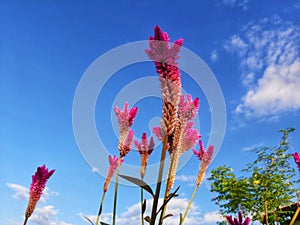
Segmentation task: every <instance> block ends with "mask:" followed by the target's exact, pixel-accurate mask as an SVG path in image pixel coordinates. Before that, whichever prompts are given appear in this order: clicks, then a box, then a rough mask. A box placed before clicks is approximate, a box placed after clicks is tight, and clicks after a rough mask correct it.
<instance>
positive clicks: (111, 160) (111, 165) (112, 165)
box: [103, 155, 124, 192]
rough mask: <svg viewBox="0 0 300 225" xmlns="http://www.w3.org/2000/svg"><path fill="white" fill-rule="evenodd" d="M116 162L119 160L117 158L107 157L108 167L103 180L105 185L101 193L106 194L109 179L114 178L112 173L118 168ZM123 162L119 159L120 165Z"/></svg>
mask: <svg viewBox="0 0 300 225" xmlns="http://www.w3.org/2000/svg"><path fill="white" fill-rule="evenodd" d="M118 160H119V158H117V157H116V156H115V155H114V156H113V157H112V156H110V155H109V156H108V162H109V167H108V170H107V174H106V179H105V183H104V187H103V191H104V192H106V191H107V190H108V187H109V184H110V181H111V178H112V177H113V176H114V173H115V171H116V169H117V168H118ZM123 162H124V160H123V159H122V158H121V159H120V165H121V164H122V163H123Z"/></svg>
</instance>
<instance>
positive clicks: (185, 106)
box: [178, 94, 199, 121]
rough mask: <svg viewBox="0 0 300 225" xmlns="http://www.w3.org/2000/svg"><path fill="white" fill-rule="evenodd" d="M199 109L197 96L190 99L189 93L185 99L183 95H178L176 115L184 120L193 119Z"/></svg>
mask: <svg viewBox="0 0 300 225" xmlns="http://www.w3.org/2000/svg"><path fill="white" fill-rule="evenodd" d="M198 110H199V98H198V97H197V98H195V99H194V100H193V99H192V96H191V95H190V94H188V95H187V99H186V100H185V99H184V95H181V96H180V101H179V104H178V117H179V118H181V119H185V120H187V121H188V120H191V119H193V118H194V117H195V116H196V114H197V112H198Z"/></svg>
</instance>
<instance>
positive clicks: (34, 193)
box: [25, 165, 55, 221]
mask: <svg viewBox="0 0 300 225" xmlns="http://www.w3.org/2000/svg"><path fill="white" fill-rule="evenodd" d="M54 172H55V170H51V171H48V168H46V166H45V165H43V166H40V167H38V168H37V171H36V172H35V174H34V175H33V176H32V182H31V185H30V196H29V202H28V205H27V209H26V212H25V218H26V221H27V219H28V218H29V217H30V216H31V215H32V213H33V211H34V209H35V206H36V204H37V202H38V201H39V199H40V197H41V196H42V193H43V190H44V189H45V187H46V182H47V180H48V179H49V178H50V177H51V176H52V174H53V173H54Z"/></svg>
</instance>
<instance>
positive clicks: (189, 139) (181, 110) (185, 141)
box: [155, 95, 200, 190]
mask: <svg viewBox="0 0 300 225" xmlns="http://www.w3.org/2000/svg"><path fill="white" fill-rule="evenodd" d="M198 110H199V98H195V99H194V100H193V99H192V96H191V95H187V98H186V99H185V97H184V95H181V96H180V101H179V104H178V113H177V121H176V124H175V130H174V134H173V137H172V139H171V140H170V142H169V143H170V147H169V149H168V150H169V153H170V167H169V175H168V177H169V182H168V187H167V189H168V190H170V189H171V188H172V187H173V184H174V181H175V177H176V171H177V167H178V162H179V158H180V156H181V155H182V153H184V152H185V151H187V150H188V149H190V148H192V147H193V146H194V145H195V144H196V142H197V141H198V140H199V139H200V135H199V133H198V131H197V130H196V129H193V128H192V126H193V122H192V121H190V120H192V119H193V118H194V117H195V116H196V114H197V112H198ZM155 134H159V130H158V129H156V132H155Z"/></svg>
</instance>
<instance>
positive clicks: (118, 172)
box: [113, 156, 122, 225]
mask: <svg viewBox="0 0 300 225" xmlns="http://www.w3.org/2000/svg"><path fill="white" fill-rule="evenodd" d="M121 159H122V158H121V156H120V157H119V159H118V168H117V174H116V184H115V197H114V211H113V225H116V214H117V197H118V186H119V174H120V165H121Z"/></svg>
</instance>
